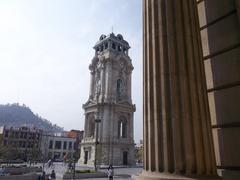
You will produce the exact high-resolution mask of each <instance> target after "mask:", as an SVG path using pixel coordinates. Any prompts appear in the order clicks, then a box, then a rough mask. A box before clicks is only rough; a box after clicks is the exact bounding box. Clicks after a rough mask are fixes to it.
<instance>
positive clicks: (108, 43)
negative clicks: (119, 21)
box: [93, 33, 130, 55]
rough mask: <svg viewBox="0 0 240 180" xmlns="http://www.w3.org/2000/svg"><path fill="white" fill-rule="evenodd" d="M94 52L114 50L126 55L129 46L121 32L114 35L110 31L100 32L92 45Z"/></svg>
mask: <svg viewBox="0 0 240 180" xmlns="http://www.w3.org/2000/svg"><path fill="white" fill-rule="evenodd" d="M93 48H94V49H95V53H96V54H100V53H101V52H104V51H116V52H118V53H123V54H125V55H128V49H129V48H130V46H129V44H128V42H127V41H125V40H124V39H123V36H122V35H121V34H118V35H115V34H114V33H111V34H109V35H107V36H106V35H104V34H102V35H101V36H100V38H99V41H98V42H97V43H96V45H95V46H94V47H93Z"/></svg>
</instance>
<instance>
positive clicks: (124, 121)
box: [79, 33, 135, 166]
mask: <svg viewBox="0 0 240 180" xmlns="http://www.w3.org/2000/svg"><path fill="white" fill-rule="evenodd" d="M129 48H130V46H129V44H128V42H127V41H125V40H124V39H123V37H122V35H120V34H118V35H117V36H115V35H114V34H113V33H111V34H110V35H108V36H105V35H102V36H101V37H100V39H99V41H98V42H97V44H96V45H95V46H94V49H95V56H94V58H93V59H92V63H91V64H90V66H89V69H90V71H91V83H90V84H91V87H90V96H89V99H88V101H87V102H86V103H85V104H84V105H83V108H84V110H85V128H84V131H85V134H84V139H83V141H82V143H81V155H80V160H79V163H80V164H81V165H89V166H93V165H96V164H97V165H103V166H104V165H109V164H113V165H133V164H134V163H135V162H134V140H133V113H134V111H135V105H133V104H132V94H131V75H132V70H133V66H132V61H131V59H130V57H129V56H128V50H129Z"/></svg>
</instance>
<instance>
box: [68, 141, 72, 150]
mask: <svg viewBox="0 0 240 180" xmlns="http://www.w3.org/2000/svg"><path fill="white" fill-rule="evenodd" d="M68 149H69V150H71V149H72V142H69V145H68Z"/></svg>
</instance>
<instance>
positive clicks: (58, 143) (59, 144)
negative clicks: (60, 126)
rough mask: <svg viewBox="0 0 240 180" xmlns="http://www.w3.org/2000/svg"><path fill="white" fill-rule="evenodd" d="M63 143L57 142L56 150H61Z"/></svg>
mask: <svg viewBox="0 0 240 180" xmlns="http://www.w3.org/2000/svg"><path fill="white" fill-rule="evenodd" d="M61 146H62V142H61V141H55V149H61Z"/></svg>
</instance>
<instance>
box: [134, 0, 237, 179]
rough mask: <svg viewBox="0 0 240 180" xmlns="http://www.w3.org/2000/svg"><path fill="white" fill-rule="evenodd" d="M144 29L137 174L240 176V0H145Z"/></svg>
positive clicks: (153, 176) (146, 176) (147, 176)
mask: <svg viewBox="0 0 240 180" xmlns="http://www.w3.org/2000/svg"><path fill="white" fill-rule="evenodd" d="M143 31H144V33H143V38H144V40H143V42H144V46H143V51H144V54H143V55H144V56H143V60H144V63H143V64H144V170H143V172H142V174H140V176H139V177H137V178H138V179H144V180H147V179H150V180H153V179H155V180H158V179H219V176H222V177H223V179H226V180H236V179H240V154H239V151H240V141H239V140H238V139H239V138H238V137H239V136H240V131H239V128H240V119H239V117H240V111H239V107H240V89H239V88H240V86H239V85H240V83H239V82H240V71H239V69H240V61H239V57H240V53H239V52H240V46H239V45H240V33H239V32H240V1H239V0H178V1H175V0H154V1H150V0H143ZM206 82H207V83H206ZM217 170H218V173H217Z"/></svg>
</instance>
